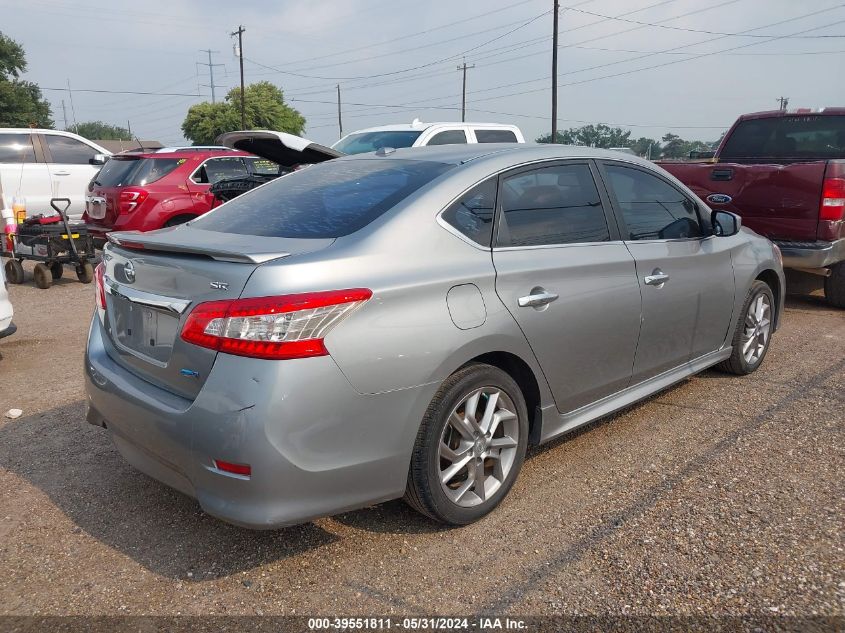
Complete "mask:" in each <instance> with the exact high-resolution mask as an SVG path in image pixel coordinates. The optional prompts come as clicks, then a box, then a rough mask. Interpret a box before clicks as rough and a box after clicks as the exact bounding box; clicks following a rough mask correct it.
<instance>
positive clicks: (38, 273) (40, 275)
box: [32, 264, 53, 290]
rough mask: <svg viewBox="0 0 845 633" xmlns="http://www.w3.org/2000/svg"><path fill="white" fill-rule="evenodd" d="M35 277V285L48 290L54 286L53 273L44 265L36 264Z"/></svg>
mask: <svg viewBox="0 0 845 633" xmlns="http://www.w3.org/2000/svg"><path fill="white" fill-rule="evenodd" d="M32 272H33V276H34V277H35V285H36V286H38V287H39V288H41V289H42V290H46V289H47V288H49V287H50V286H52V285H53V273H51V272H50V269H49V268H48V267H47V266H46V265H44V264H35V270H33V271H32Z"/></svg>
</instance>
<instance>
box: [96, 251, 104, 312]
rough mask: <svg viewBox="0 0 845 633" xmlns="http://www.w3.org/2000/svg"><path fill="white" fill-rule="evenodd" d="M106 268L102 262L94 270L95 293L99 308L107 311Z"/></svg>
mask: <svg viewBox="0 0 845 633" xmlns="http://www.w3.org/2000/svg"><path fill="white" fill-rule="evenodd" d="M105 274H106V268H105V266H104V265H103V263H102V262H100V263H99V264H97V267H96V268H95V269H94V293H95V296H96V298H97V307H98V308H99V309H100V310H105V309H106V283H105V279H104V277H105Z"/></svg>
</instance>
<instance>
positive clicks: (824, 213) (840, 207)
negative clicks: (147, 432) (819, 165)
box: [819, 178, 845, 221]
mask: <svg viewBox="0 0 845 633" xmlns="http://www.w3.org/2000/svg"><path fill="white" fill-rule="evenodd" d="M819 219H820V220H832V221H836V220H843V219H845V178H825V179H824V185H823V186H822V204H821V208H820V209H819Z"/></svg>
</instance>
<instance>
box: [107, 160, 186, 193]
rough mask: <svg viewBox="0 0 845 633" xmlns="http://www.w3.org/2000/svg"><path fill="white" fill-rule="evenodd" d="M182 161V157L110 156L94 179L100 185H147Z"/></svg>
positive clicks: (162, 176)
mask: <svg viewBox="0 0 845 633" xmlns="http://www.w3.org/2000/svg"><path fill="white" fill-rule="evenodd" d="M184 162H185V159H184V158H128V159H127V158H110V159H109V160H108V161H106V164H105V165H103V168H102V169H101V170H100V173H99V174H97V176H96V177H95V179H94V181H95V183H96V184H98V185H100V186H101V187H124V186H129V185H148V184H150V183H152V182H155V181H156V180H159V179H161V178H164V177H165V176H166V175H167V174H169V173H170V172H172V171H173V170H174V169H176V168H177V167H178V166H179V165H181V164H183V163H184Z"/></svg>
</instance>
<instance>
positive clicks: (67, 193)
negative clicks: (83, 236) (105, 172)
mask: <svg viewBox="0 0 845 633" xmlns="http://www.w3.org/2000/svg"><path fill="white" fill-rule="evenodd" d="M109 155H110V153H109V151H108V150H106V149H104V148H102V147H100V146H99V145H97V144H95V143H92V142H91V141H89V140H88V139H85V138H82V137H81V136H78V135H76V134H72V133H70V132H61V131H59V130H39V129H29V128H0V192H1V193H2V197H0V208H7V209H10V208H12V198H13V197H14V196H17V195H21V196H23V197H24V198H25V199H26V210H27V215H29V216H33V215H38V214H40V213H46V214H51V213H53V211H52V210H51V208H50V199H51V198H57V197H58V198H70V207H68V216H69V217H70V218H71V219H73V220H78V219H80V218H81V217H82V213H83V212H84V211H85V187H86V186H87V185H88V181H90V180H91V177H92V176H93V175H94V174H96V173H97V171H98V170H99V169H100V167H101V166H102V165H103V163H105V162H106V160H107V159H108V157H109Z"/></svg>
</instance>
